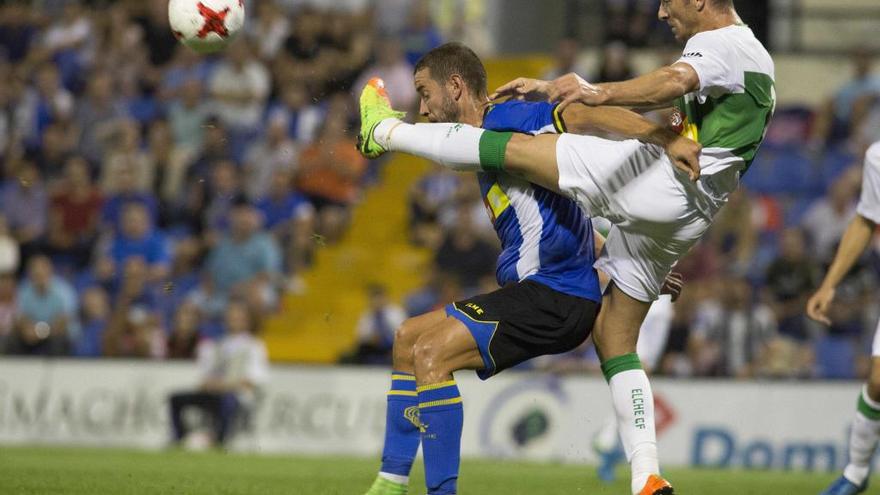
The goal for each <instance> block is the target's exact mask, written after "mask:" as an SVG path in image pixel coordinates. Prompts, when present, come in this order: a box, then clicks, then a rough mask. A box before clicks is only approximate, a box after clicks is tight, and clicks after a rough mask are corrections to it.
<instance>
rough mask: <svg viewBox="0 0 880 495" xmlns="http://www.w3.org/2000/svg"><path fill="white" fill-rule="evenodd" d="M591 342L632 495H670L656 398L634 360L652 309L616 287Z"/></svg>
mask: <svg viewBox="0 0 880 495" xmlns="http://www.w3.org/2000/svg"><path fill="white" fill-rule="evenodd" d="M602 306H603V308H602V311H601V312H600V313H599V318H598V320H597V321H596V328H595V330H594V335H593V341H594V342H595V344H596V348H597V350H598V351H599V354H600V358H601V359H602V372H603V374H604V375H605V379H606V380H607V381H608V386H609V387H610V388H611V398H612V405H613V406H614V412H615V414H616V416H617V423H618V425H619V428H620V438H621V441H622V442H623V448H624V452H625V454H626V458H627V460H628V461H629V462H630V466H631V468H632V492H633V493H634V494H638V495H668V494H671V493H673V491H672V487H671V486H670V485H669V483H667V482H666V481H665V480H663V479H662V478H661V477H660V476H659V472H660V464H659V460H658V455H657V434H656V430H655V428H654V395H653V393H652V391H651V383H650V382H649V381H648V376H647V375H646V374H645V371H644V370H643V369H642V363H641V361H640V360H639V356H638V354H636V343H637V341H638V336H639V328H640V327H641V324H642V321H643V320H644V318H645V315H646V314H647V313H648V309H649V308H650V303H647V302H643V301H639V300H636V299H634V298H632V297H630V296H628V295H626V294H625V293H624V292H623V291H621V290H620V289H619V288H618V287H617V286H616V285H612V286H611V287H610V289H609V290H608V291H607V293H606V295H605V297H604V298H603V302H602Z"/></svg>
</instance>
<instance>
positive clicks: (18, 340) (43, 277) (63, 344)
mask: <svg viewBox="0 0 880 495" xmlns="http://www.w3.org/2000/svg"><path fill="white" fill-rule="evenodd" d="M17 302H18V316H17V319H16V323H15V331H14V332H13V335H12V339H11V343H10V352H11V353H12V354H28V355H47V356H63V355H66V354H68V353H69V352H70V343H71V333H72V332H71V331H72V330H73V329H74V328H75V326H76V308H77V303H76V293H75V292H74V290H73V287H71V286H70V284H68V283H67V282H65V281H64V280H63V279H61V278H60V277H56V276H55V274H54V270H53V267H52V261H51V260H49V258H48V257H46V256H43V255H35V256H33V257H32V258H31V259H30V260H29V261H28V278H27V280H26V281H25V282H24V283H23V284H22V285H21V286H20V287H19V289H18V295H17Z"/></svg>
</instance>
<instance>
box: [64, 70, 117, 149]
mask: <svg viewBox="0 0 880 495" xmlns="http://www.w3.org/2000/svg"><path fill="white" fill-rule="evenodd" d="M126 117H127V112H126V109H125V105H124V104H123V103H122V102H120V101H119V100H117V96H116V93H115V88H114V81H113V76H112V75H111V73H110V72H107V71H98V72H93V73H92V74H91V75H90V76H89V79H88V86H87V90H86V94H85V97H84V98H82V99H81V100H80V101H79V102H78V103H77V107H76V114H75V116H74V121H75V122H76V125H77V127H79V129H80V132H81V133H82V137H81V138H80V145H79V151H80V153H82V155H83V156H85V157H86V159H87V160H89V162H91V163H93V164H97V163H100V161H101V160H102V159H103V158H104V152H105V150H106V147H107V142H108V139H109V138H110V136H111V135H112V134H113V132H114V131H115V130H116V125H117V124H118V122H119V121H120V120H122V119H124V118H126Z"/></svg>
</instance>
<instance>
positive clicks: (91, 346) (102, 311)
mask: <svg viewBox="0 0 880 495" xmlns="http://www.w3.org/2000/svg"><path fill="white" fill-rule="evenodd" d="M109 319H110V298H109V296H108V295H107V292H106V291H105V290H104V289H103V288H101V287H99V286H92V287H89V288H88V289H86V290H85V292H83V294H82V308H81V309H80V322H81V324H82V330H81V332H80V335H79V337H78V338H77V339H76V342H74V346H73V354H74V355H75V356H78V357H88V358H97V357H101V356H103V355H104V349H103V347H104V330H105V329H106V328H107V324H108V322H109Z"/></svg>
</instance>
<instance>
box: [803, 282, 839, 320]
mask: <svg viewBox="0 0 880 495" xmlns="http://www.w3.org/2000/svg"><path fill="white" fill-rule="evenodd" d="M834 292H835V290H834V288H833V287H820V288H819V290H817V291H816V293H815V294H813V295H812V296H810V300H809V301H807V316H809V317H810V318H811V319H813V320H816V321H818V322H819V323H824V324H826V325H830V324H831V318H828V307H829V306H831V302H832V301H833V300H834Z"/></svg>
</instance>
